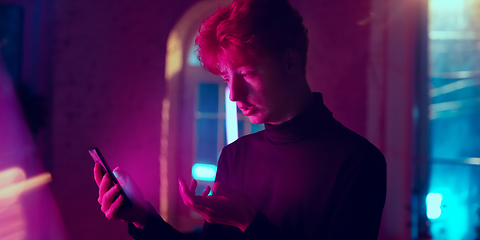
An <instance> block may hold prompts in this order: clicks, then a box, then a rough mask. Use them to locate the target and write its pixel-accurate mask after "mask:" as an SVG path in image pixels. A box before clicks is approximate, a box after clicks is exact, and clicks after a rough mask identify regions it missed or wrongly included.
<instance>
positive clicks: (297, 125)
mask: <svg viewBox="0 0 480 240" xmlns="http://www.w3.org/2000/svg"><path fill="white" fill-rule="evenodd" d="M331 120H334V118H333V116H332V112H330V110H328V108H327V107H326V106H325V105H324V104H323V97H322V94H321V93H313V100H312V102H311V103H310V105H309V106H308V107H307V109H305V111H303V112H302V113H300V114H299V115H297V116H295V117H294V118H292V119H290V120H288V121H286V122H284V123H281V124H278V125H271V124H267V123H266V124H265V135H266V136H267V138H268V139H269V140H271V141H272V142H293V141H296V140H300V139H302V138H304V137H307V136H309V135H310V134H311V133H313V132H315V130H318V129H319V127H320V126H321V125H322V124H323V123H327V122H330V121H331Z"/></svg>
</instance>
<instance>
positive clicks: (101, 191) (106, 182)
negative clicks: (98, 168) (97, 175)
mask: <svg viewBox="0 0 480 240" xmlns="http://www.w3.org/2000/svg"><path fill="white" fill-rule="evenodd" d="M111 185H112V180H111V179H110V176H108V174H106V173H105V175H103V178H102V181H101V182H100V185H99V186H98V202H99V203H100V204H102V198H103V195H105V193H106V192H107V191H108V189H109V188H110V186H111Z"/></svg>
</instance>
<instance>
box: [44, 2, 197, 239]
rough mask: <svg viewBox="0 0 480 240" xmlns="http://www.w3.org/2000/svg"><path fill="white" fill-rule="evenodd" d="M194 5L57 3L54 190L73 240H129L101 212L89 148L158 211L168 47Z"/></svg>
mask: <svg viewBox="0 0 480 240" xmlns="http://www.w3.org/2000/svg"><path fill="white" fill-rule="evenodd" d="M191 2H192V1H156V0H143V1H128V0H117V1H106V0H102V1H96V0H95V1H93V0H90V1H87V0H61V1H60V0H59V1H54V6H53V12H54V26H53V79H52V86H53V95H54V96H53V108H52V109H53V110H52V111H53V112H52V114H53V116H52V119H53V123H52V126H53V127H52V128H53V129H52V131H53V136H52V137H53V147H52V151H53V158H54V159H53V163H54V167H53V171H52V177H53V183H52V188H53V191H54V195H55V198H56V200H57V204H58V206H59V209H60V212H61V214H62V217H63V220H64V222H65V225H66V229H67V231H68V234H69V236H70V238H71V239H129V238H128V236H127V235H126V228H125V224H124V223H118V222H113V221H108V220H106V219H105V218H104V217H103V215H102V213H101V212H100V208H99V205H98V203H97V200H96V197H97V187H96V185H95V183H94V181H93V175H92V167H93V161H92V159H91V158H90V156H89V155H88V153H87V150H88V148H90V147H92V146H96V147H99V148H100V149H101V150H102V152H103V154H104V155H105V157H106V158H107V160H109V162H110V165H112V167H114V166H117V165H120V166H121V167H123V168H124V169H126V170H127V171H128V172H130V173H131V175H133V177H134V178H135V179H136V181H137V182H138V184H139V185H140V187H141V188H142V190H143V191H144V194H145V198H146V199H148V200H149V201H151V202H152V204H154V205H158V199H159V164H158V158H159V146H160V125H161V100H162V97H163V95H164V88H165V86H164V85H165V83H164V66H165V51H166V47H165V45H166V40H167V36H168V33H169V30H170V28H171V27H172V26H173V24H174V23H175V21H176V19H177V18H178V17H179V15H180V14H181V13H182V12H183V11H184V10H185V8H186V6H189V5H190V4H191Z"/></svg>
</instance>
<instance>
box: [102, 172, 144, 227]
mask: <svg viewBox="0 0 480 240" xmlns="http://www.w3.org/2000/svg"><path fill="white" fill-rule="evenodd" d="M113 174H115V177H116V178H117V179H118V181H119V183H120V185H121V186H122V188H123V190H124V191H125V193H126V194H127V196H128V199H129V200H130V201H131V202H132V207H131V208H124V207H122V204H123V202H124V201H125V196H123V195H120V196H119V197H118V198H117V199H115V196H117V195H118V194H119V193H120V190H119V186H116V185H113V181H112V180H111V179H110V176H109V175H108V174H107V173H105V172H104V170H103V168H102V166H101V165H100V164H98V163H96V164H95V167H94V168H93V175H94V178H95V182H96V183H97V186H98V203H100V205H101V206H102V207H101V210H102V212H103V213H104V214H105V217H106V218H108V219H110V220H122V221H125V222H131V223H133V224H134V225H135V226H136V227H137V228H140V229H143V228H144V227H145V224H146V223H147V218H148V203H147V202H146V201H145V200H144V199H143V194H142V191H141V190H140V188H139V187H138V186H137V184H136V183H135V181H134V180H133V179H132V178H131V177H130V175H129V174H128V173H127V172H125V171H123V170H122V169H120V168H119V167H117V168H115V169H114V170H113Z"/></svg>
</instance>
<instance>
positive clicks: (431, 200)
mask: <svg viewBox="0 0 480 240" xmlns="http://www.w3.org/2000/svg"><path fill="white" fill-rule="evenodd" d="M442 200H443V196H442V194H440V193H429V194H428V195H427V217H428V218H429V219H437V218H439V217H440V215H441V214H442V209H441V208H440V207H441V206H442Z"/></svg>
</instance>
